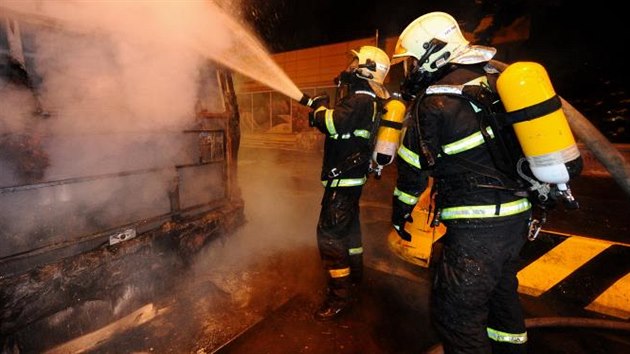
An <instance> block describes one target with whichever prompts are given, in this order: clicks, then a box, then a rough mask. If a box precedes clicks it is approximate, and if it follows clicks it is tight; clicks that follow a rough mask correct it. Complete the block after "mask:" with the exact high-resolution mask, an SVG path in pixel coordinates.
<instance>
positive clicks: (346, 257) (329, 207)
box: [317, 186, 363, 300]
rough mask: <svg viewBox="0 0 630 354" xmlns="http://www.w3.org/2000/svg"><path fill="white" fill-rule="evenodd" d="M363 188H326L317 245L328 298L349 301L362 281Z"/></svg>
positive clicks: (318, 227) (318, 226)
mask: <svg viewBox="0 0 630 354" xmlns="http://www.w3.org/2000/svg"><path fill="white" fill-rule="evenodd" d="M361 191H362V186H356V187H340V188H326V191H325V192H324V197H323V198H322V205H321V212H320V215H319V221H318V223H317V245H318V247H319V254H320V257H321V259H322V265H323V267H324V270H325V271H326V275H327V286H328V296H331V297H333V298H337V299H340V300H349V299H350V297H351V295H352V294H351V286H352V284H353V283H354V284H356V283H358V282H360V281H361V277H362V274H363V247H362V240H361V238H362V235H361V224H360V220H359V198H360V197H361Z"/></svg>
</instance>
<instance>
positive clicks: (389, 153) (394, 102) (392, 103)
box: [372, 96, 406, 176]
mask: <svg viewBox="0 0 630 354" xmlns="http://www.w3.org/2000/svg"><path fill="white" fill-rule="evenodd" d="M405 110H406V106H405V103H404V102H403V101H402V100H401V99H400V98H398V97H396V96H392V98H390V99H389V100H388V101H387V102H386V103H385V113H383V116H382V117H381V123H380V126H379V128H378V132H377V133H376V143H375V144H374V151H373V152H372V161H373V162H374V163H375V164H376V169H375V171H376V174H377V176H378V175H380V172H381V170H382V169H383V167H384V166H387V165H389V164H390V163H392V162H393V161H394V158H395V157H396V151H397V150H398V145H399V144H400V134H401V130H402V126H403V119H404V118H405Z"/></svg>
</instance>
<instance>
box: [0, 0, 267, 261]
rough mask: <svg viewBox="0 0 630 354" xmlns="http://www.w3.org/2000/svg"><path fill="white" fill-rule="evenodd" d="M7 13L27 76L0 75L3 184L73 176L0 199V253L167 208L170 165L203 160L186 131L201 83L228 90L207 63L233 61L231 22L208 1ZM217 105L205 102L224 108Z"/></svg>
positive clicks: (53, 4) (49, 4)
mask: <svg viewBox="0 0 630 354" xmlns="http://www.w3.org/2000/svg"><path fill="white" fill-rule="evenodd" d="M0 10H2V12H1V15H2V16H0V20H1V21H2V22H0V24H1V25H2V26H0V29H1V30H2V31H3V32H4V31H6V33H7V37H8V41H7V43H8V44H9V48H8V49H9V50H8V52H10V54H11V56H12V58H13V59H14V62H13V63H12V65H14V71H13V72H15V73H17V76H20V77H17V78H15V77H13V78H11V77H0V80H1V81H0V107H1V109H0V187H15V186H17V187H19V186H22V185H29V184H31V183H33V182H48V181H53V182H54V181H64V180H68V179H71V180H72V179H73V180H74V181H75V182H72V185H71V186H70V185H65V184H61V185H53V186H47V187H45V188H40V189H26V190H18V191H17V192H7V193H2V194H0V209H1V210H2V211H3V213H2V215H1V216H0V226H2V227H1V229H2V231H0V239H1V240H2V242H3V247H2V251H1V252H0V257H2V256H7V255H10V254H12V253H17V252H20V251H26V250H28V249H31V248H34V247H39V246H45V245H49V244H52V243H54V242H55V241H59V240H55V239H54V238H52V237H53V236H54V235H63V236H59V237H63V238H65V237H67V234H66V232H67V231H64V230H72V231H73V232H74V233H76V234H78V235H85V234H89V233H93V232H97V231H102V230H104V229H107V228H108V227H113V226H118V225H121V224H124V223H126V222H133V221H136V220H138V219H142V218H148V217H152V216H155V215H161V214H166V213H168V212H169V211H170V205H169V196H168V195H167V193H166V191H167V190H168V189H169V186H170V184H171V183H172V181H173V178H174V177H175V176H174V173H175V172H174V169H173V166H175V165H183V164H194V163H196V162H198V157H197V156H196V155H195V151H197V150H198V149H199V147H198V146H199V141H198V136H197V134H188V135H186V134H185V133H183V131H184V130H185V129H192V128H194V127H195V123H196V121H195V119H196V117H195V114H196V112H195V105H196V104H197V103H198V101H197V100H198V93H199V90H200V80H202V79H203V80H205V85H210V86H213V85H214V86H217V87H214V88H212V87H210V88H208V87H206V88H204V90H205V92H216V91H219V92H220V90H221V89H220V88H219V87H218V85H219V84H218V81H217V78H216V76H210V77H202V76H200V75H201V73H202V70H201V67H202V64H207V63H208V59H214V60H215V62H217V60H216V59H217V58H220V57H223V56H224V57H227V56H228V55H227V53H226V51H229V50H230V49H232V48H234V47H235V46H236V44H235V43H234V41H235V40H238V38H236V37H235V36H234V35H233V32H234V26H236V22H235V21H234V20H232V19H230V18H229V16H228V15H227V14H226V13H224V12H223V11H221V10H220V9H219V8H218V7H217V5H215V4H214V3H212V2H211V1H204V0H188V1H166V0H165V1H78V0H77V1H73V0H67V1H64V0H59V1H45V0H20V1H15V0H0ZM9 19H12V20H15V21H13V22H11V21H9ZM228 20H229V21H228ZM228 22H229V23H228ZM16 39H17V40H16ZM18 44H19V46H18ZM258 46H259V47H262V45H261V44H258ZM1 49H3V50H6V49H7V48H1ZM20 51H23V53H19V52H20ZM24 58H26V60H24ZM219 63H220V64H224V63H223V62H219ZM26 73H28V75H25V74H26ZM22 74H24V75H22ZM213 80H214V81H213ZM213 82H214V84H213ZM217 98H218V96H216V97H209V98H207V100H208V101H209V102H205V104H206V105H207V106H213V107H216V106H221V105H222V104H223V102H222V101H220V102H219V100H217ZM213 99H214V101H217V102H218V103H217V102H210V101H212V100H213ZM197 154H198V153H197ZM149 169H152V170H155V171H153V172H150V173H138V174H135V175H134V174H132V175H129V176H126V177H124V178H118V177H117V178H100V179H99V178H97V179H93V177H99V176H107V175H116V174H119V173H127V172H129V171H142V170H149ZM212 175H213V176H214V175H215V174H214V173H213V174H212ZM216 175H220V174H216ZM86 178H87V179H89V181H86V182H85V183H84V182H78V183H76V180H77V179H79V180H81V179H86ZM191 187H193V185H192V184H190V183H189V184H187V185H186V188H187V189H186V190H185V193H186V194H187V195H216V198H220V197H222V193H223V190H222V189H220V188H216V186H212V185H209V184H208V183H206V184H202V187H201V188H202V189H201V190H192V189H191ZM213 188H214V189H213ZM26 235H30V236H28V237H26Z"/></svg>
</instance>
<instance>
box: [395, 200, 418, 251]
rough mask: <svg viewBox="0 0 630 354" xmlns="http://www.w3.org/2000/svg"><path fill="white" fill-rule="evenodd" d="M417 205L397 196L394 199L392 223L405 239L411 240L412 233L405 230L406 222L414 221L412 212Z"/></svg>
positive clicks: (399, 234)
mask: <svg viewBox="0 0 630 354" xmlns="http://www.w3.org/2000/svg"><path fill="white" fill-rule="evenodd" d="M414 207H415V205H409V204H405V203H403V202H401V201H400V200H399V199H398V198H397V197H396V196H394V198H393V201H392V225H393V226H394V230H396V232H397V233H398V236H400V238H402V239H403V240H405V241H411V234H410V233H408V232H407V231H405V224H406V223H408V222H413V219H412V218H411V212H412V211H413V208H414Z"/></svg>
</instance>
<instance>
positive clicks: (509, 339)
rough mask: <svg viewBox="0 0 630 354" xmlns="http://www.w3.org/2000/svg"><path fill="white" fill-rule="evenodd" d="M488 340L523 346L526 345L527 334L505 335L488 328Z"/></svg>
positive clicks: (505, 333)
mask: <svg viewBox="0 0 630 354" xmlns="http://www.w3.org/2000/svg"><path fill="white" fill-rule="evenodd" d="M487 330H488V338H490V339H492V340H493V341H495V342H503V343H512V344H524V343H527V332H523V333H507V332H501V331H497V330H496V329H492V328H490V327H488V329H487Z"/></svg>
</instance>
